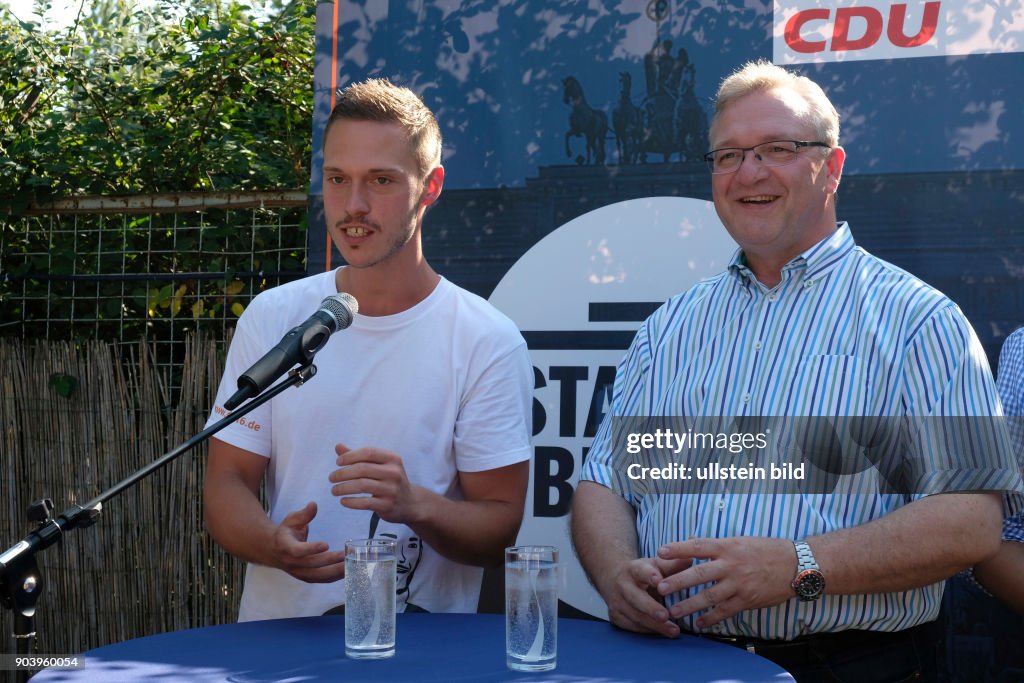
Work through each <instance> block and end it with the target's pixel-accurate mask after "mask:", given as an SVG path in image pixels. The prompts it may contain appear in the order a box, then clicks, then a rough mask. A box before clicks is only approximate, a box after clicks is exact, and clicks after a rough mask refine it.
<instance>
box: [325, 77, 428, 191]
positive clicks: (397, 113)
mask: <svg viewBox="0 0 1024 683" xmlns="http://www.w3.org/2000/svg"><path fill="white" fill-rule="evenodd" d="M339 119H347V120H349V121H378V122H380V123H397V124H398V125H400V126H401V127H402V128H404V129H405V131H406V132H407V133H408V134H409V144H410V145H411V146H412V151H413V154H414V155H415V157H416V163H417V165H418V167H419V170H420V174H421V175H422V176H424V177H425V176H426V175H427V174H428V173H429V172H430V171H432V170H434V169H435V168H437V167H438V166H440V165H441V129H440V127H439V126H438V125H437V119H436V118H434V114H433V112H431V111H430V109H429V108H427V105H425V104H424V103H423V100H421V99H420V98H419V96H417V95H416V93H414V92H413V91H412V90H409V89H408V88H404V87H402V86H398V85H395V84H394V83H392V82H391V81H389V80H387V79H385V78H371V79H368V80H365V81H362V82H360V83H353V84H351V85H349V86H347V87H346V88H345V89H344V90H341V91H339V92H338V100H337V103H336V104H335V105H334V110H333V111H332V112H331V116H330V118H328V119H327V125H326V127H325V128H324V140H326V139H327V133H328V132H329V131H330V130H331V126H332V125H333V124H334V122H335V121H338V120H339Z"/></svg>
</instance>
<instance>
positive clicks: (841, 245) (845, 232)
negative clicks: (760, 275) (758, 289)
mask: <svg viewBox="0 0 1024 683" xmlns="http://www.w3.org/2000/svg"><path fill="white" fill-rule="evenodd" d="M855 246H857V245H856V243H855V242H854V240H853V233H851V232H850V224H849V223H846V222H845V221H844V222H842V223H837V224H836V229H835V231H834V232H833V233H832V234H830V235H829V236H828V237H826V238H825V239H823V240H821V241H820V242H818V243H817V244H815V245H814V246H812V247H810V248H809V249H807V250H806V251H803V252H801V253H800V254H797V255H796V256H794V257H793V258H792V260H790V261H789V263H787V264H786V265H785V266H783V267H782V272H783V273H786V272H787V271H796V270H803V271H804V278H817V277H820V276H821V275H824V274H825V273H827V272H828V271H830V270H832V269H833V268H835V267H836V266H837V265H838V264H839V262H840V261H841V260H842V258H843V257H844V256H846V255H847V254H848V253H850V251H852V250H853V248H854V247H855ZM728 269H729V272H730V273H732V274H733V275H734V276H736V277H739V278H740V279H742V280H750V279H753V277H754V274H753V273H752V272H751V270H750V268H749V266H747V259H746V256H744V254H743V250H742V249H737V250H736V251H735V252H734V253H733V255H732V259H731V260H730V261H729V266H728Z"/></svg>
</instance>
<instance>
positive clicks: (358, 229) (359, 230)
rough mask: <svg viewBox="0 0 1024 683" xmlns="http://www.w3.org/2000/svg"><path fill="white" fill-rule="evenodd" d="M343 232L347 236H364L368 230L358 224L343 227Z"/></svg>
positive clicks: (367, 233) (368, 232)
mask: <svg viewBox="0 0 1024 683" xmlns="http://www.w3.org/2000/svg"><path fill="white" fill-rule="evenodd" d="M345 234H346V235H348V236H349V237H366V236H367V235H369V234H370V231H369V230H367V229H366V228H364V227H362V226H360V225H350V226H349V227H347V228H345Z"/></svg>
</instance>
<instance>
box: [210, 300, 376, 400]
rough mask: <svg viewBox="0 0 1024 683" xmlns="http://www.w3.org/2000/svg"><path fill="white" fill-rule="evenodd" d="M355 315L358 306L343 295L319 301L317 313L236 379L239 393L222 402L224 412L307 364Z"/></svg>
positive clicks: (297, 326) (293, 329)
mask: <svg viewBox="0 0 1024 683" xmlns="http://www.w3.org/2000/svg"><path fill="white" fill-rule="evenodd" d="M358 312H359V303H358V302H357V301H356V299H355V297H354V296H352V295H351V294H346V293H345V292H342V293H341V294H334V295H332V296H329V297H327V298H326V299H324V300H323V301H321V302H320V308H319V309H318V310H317V312H316V313H314V314H313V315H311V316H309V318H307V319H306V321H305V322H304V323H302V324H301V325H296V326H295V327H293V328H292V329H291V330H289V331H288V334H286V335H284V337H282V338H281V341H280V342H278V344H277V346H275V347H274V348H272V349H271V350H270V351H268V352H267V353H266V355H264V356H263V358H260V359H259V360H258V361H256V363H255V364H254V365H253V366H252V367H251V368H249V369H248V370H246V371H245V372H244V373H242V376H241V377H239V378H238V391H236V392H235V393H234V395H233V396H232V397H231V398H229V399H228V400H227V401H225V403H224V408H226V409H227V410H234V409H235V408H237V407H238V406H239V405H240V404H241V403H242V402H243V401H246V400H248V399H250V398H252V397H253V396H256V395H257V394H259V393H260V392H261V391H263V390H264V389H266V388H267V387H269V386H270V385H271V384H272V383H273V382H274V380H276V379H277V378H278V377H280V376H281V375H283V374H284V373H285V372H287V371H288V370H289V369H290V368H291V367H292V366H293V365H295V364H296V363H302V364H303V365H306V364H308V363H309V362H310V361H312V360H313V356H314V355H316V352H317V351H319V350H320V349H322V348H323V346H324V344H326V343H327V338H328V337H330V336H331V335H332V334H334V333H335V332H337V331H338V330H343V329H345V328H346V327H348V326H349V325H351V324H352V319H353V317H354V316H355V314H356V313H358Z"/></svg>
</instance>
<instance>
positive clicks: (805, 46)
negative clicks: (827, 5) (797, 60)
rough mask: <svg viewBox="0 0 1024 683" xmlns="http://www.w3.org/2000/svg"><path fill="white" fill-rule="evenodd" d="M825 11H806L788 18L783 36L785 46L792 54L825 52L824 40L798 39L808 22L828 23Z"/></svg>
mask: <svg viewBox="0 0 1024 683" xmlns="http://www.w3.org/2000/svg"><path fill="white" fill-rule="evenodd" d="M828 13H829V11H828V10H827V9H807V10H804V11H802V12H797V13H796V14H794V15H793V16H791V17H790V18H789V21H787V22H786V32H785V33H784V34H783V35H784V36H785V38H786V44H787V45H789V47H790V48H791V49H792V50H793V52H803V53H812V52H823V51H824V50H825V41H824V40H815V41H810V40H804V39H803V38H801V37H800V29H802V28H803V27H804V24H806V23H807V22H809V21H814V20H815V19H823V20H825V21H828Z"/></svg>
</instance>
